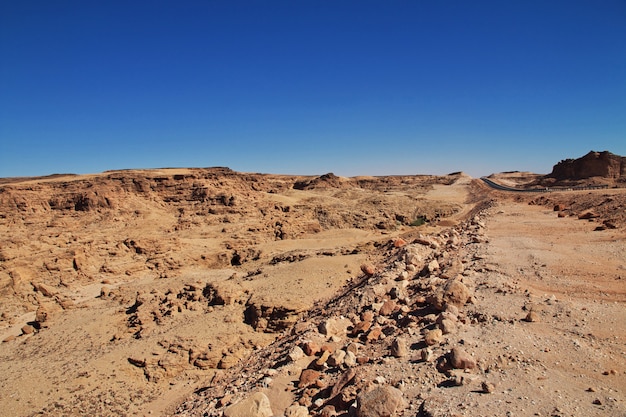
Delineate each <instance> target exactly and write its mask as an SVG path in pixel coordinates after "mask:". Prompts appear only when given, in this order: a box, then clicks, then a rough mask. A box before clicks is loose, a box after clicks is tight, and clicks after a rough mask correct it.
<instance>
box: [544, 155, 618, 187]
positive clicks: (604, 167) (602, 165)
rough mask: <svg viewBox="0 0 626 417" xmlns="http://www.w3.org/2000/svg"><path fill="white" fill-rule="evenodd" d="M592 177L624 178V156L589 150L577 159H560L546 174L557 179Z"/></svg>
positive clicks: (574, 179)
mask: <svg viewBox="0 0 626 417" xmlns="http://www.w3.org/2000/svg"><path fill="white" fill-rule="evenodd" d="M593 177H601V178H607V179H613V180H620V179H626V157H623V156H619V155H615V154H613V153H611V152H608V151H604V152H595V151H591V152H589V153H588V154H587V155H585V156H583V157H581V158H578V159H565V160H562V161H561V162H559V163H558V164H556V165H555V166H554V167H553V168H552V172H551V173H550V174H548V175H547V176H546V178H554V179H555V180H557V181H568V180H570V181H571V180H573V181H576V180H584V179H589V178H593Z"/></svg>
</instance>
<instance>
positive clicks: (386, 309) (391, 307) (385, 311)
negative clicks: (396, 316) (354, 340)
mask: <svg viewBox="0 0 626 417" xmlns="http://www.w3.org/2000/svg"><path fill="white" fill-rule="evenodd" d="M397 308H398V304H397V303H396V302H395V301H394V300H388V301H385V303H384V304H383V306H382V307H381V308H380V310H379V311H378V313H379V314H380V315H381V316H389V315H391V314H392V313H393V312H394V311H396V309H397Z"/></svg>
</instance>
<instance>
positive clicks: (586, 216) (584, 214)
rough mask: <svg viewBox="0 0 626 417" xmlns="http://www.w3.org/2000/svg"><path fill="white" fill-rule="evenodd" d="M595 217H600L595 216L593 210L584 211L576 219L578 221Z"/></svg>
mask: <svg viewBox="0 0 626 417" xmlns="http://www.w3.org/2000/svg"><path fill="white" fill-rule="evenodd" d="M597 217H600V216H599V215H598V214H596V213H595V212H594V211H593V210H586V211H583V212H582V213H580V214H579V215H578V218H579V219H580V220H589V219H595V218H597Z"/></svg>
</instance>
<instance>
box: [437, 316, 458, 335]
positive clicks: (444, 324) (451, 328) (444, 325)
mask: <svg viewBox="0 0 626 417" xmlns="http://www.w3.org/2000/svg"><path fill="white" fill-rule="evenodd" d="M439 328H440V329H441V332H442V333H443V334H450V333H455V332H456V323H454V322H453V321H452V320H450V319H443V320H441V323H439Z"/></svg>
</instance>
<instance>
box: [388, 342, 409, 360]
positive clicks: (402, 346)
mask: <svg viewBox="0 0 626 417" xmlns="http://www.w3.org/2000/svg"><path fill="white" fill-rule="evenodd" d="M408 354H409V349H408V348H407V346H406V341H405V340H404V339H403V338H401V337H396V338H395V339H394V340H393V342H391V355H392V356H394V357H396V358H403V357H405V356H407V355H408Z"/></svg>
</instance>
